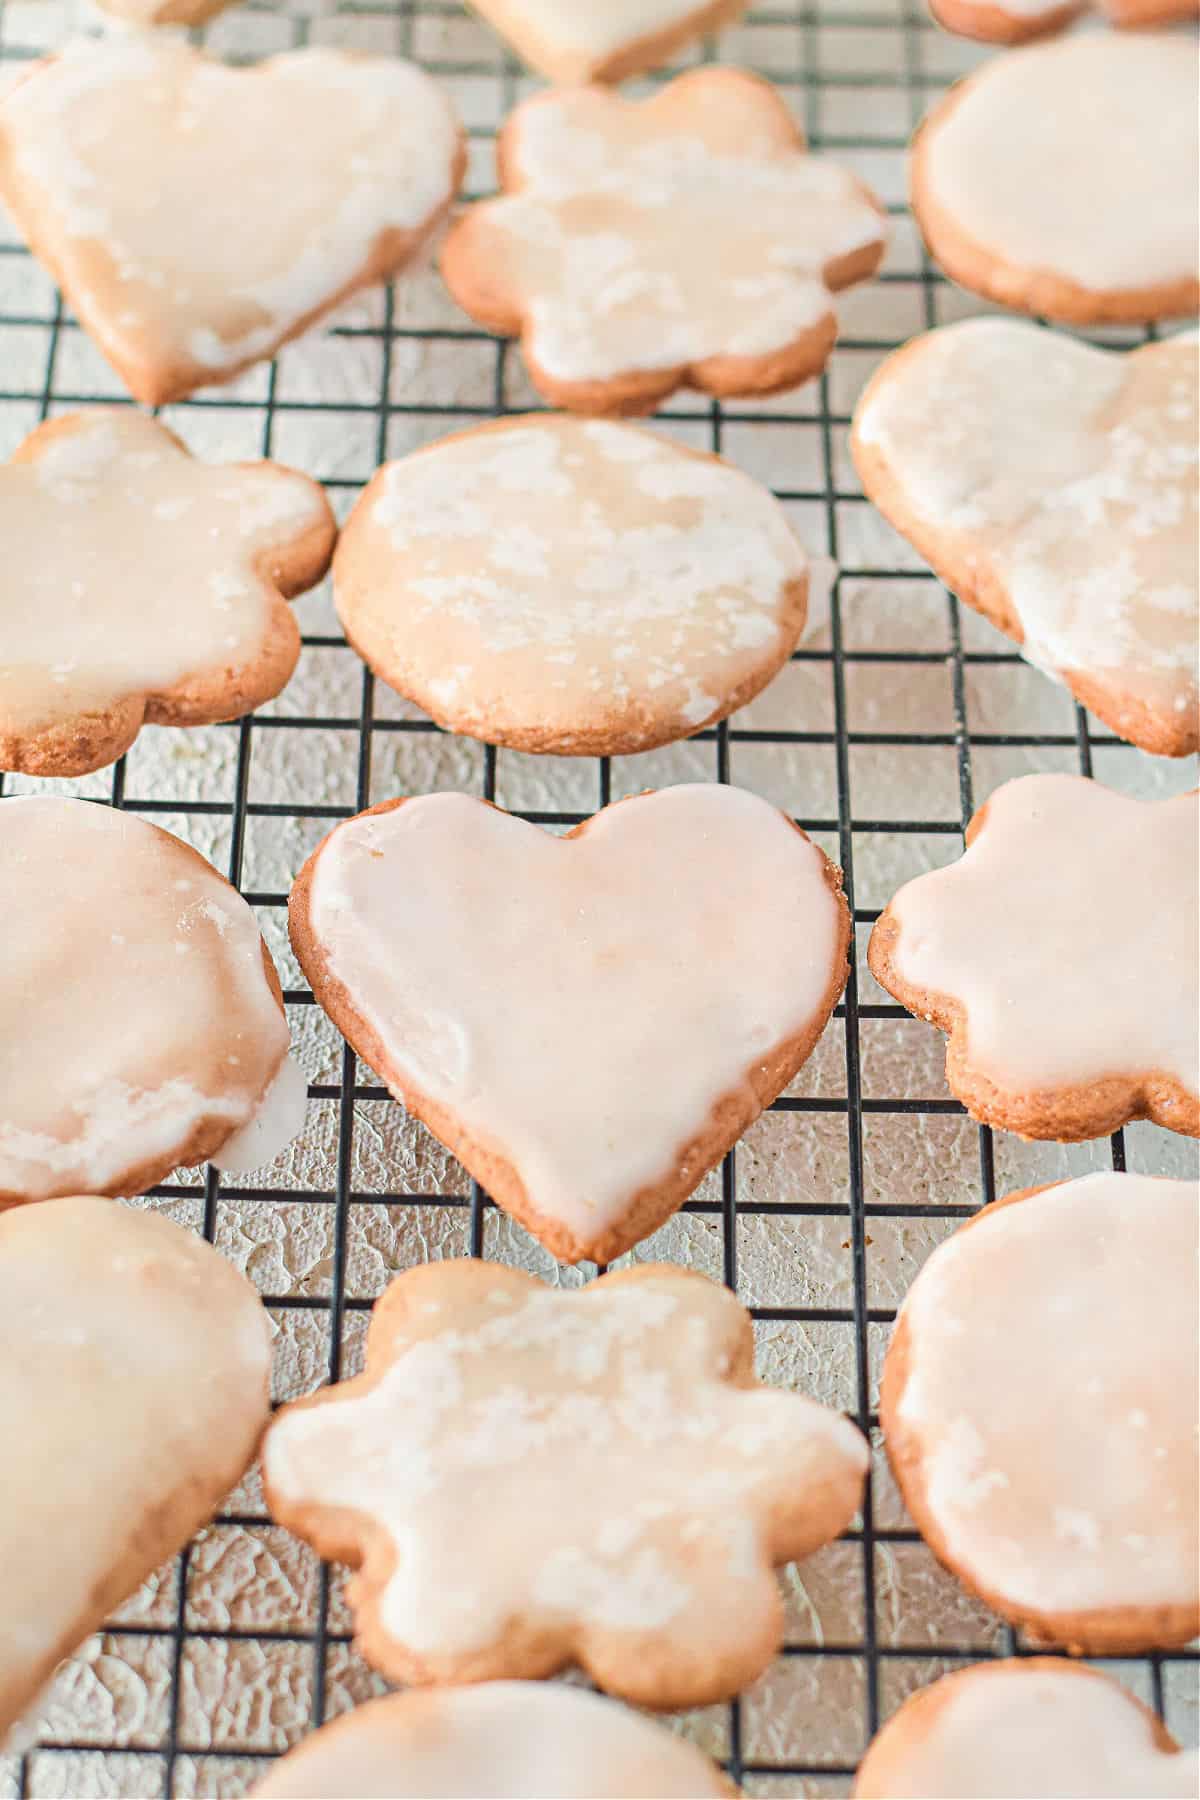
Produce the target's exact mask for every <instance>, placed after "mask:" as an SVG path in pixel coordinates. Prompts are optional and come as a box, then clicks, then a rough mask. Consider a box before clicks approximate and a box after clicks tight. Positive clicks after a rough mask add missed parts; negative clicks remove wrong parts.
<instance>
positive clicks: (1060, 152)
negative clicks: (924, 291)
mask: <svg viewBox="0 0 1200 1800" xmlns="http://www.w3.org/2000/svg"><path fill="white" fill-rule="evenodd" d="M1197 98H1198V86H1197V69H1196V57H1195V50H1194V45H1193V44H1192V43H1191V42H1190V40H1189V39H1188V38H1187V37H1186V36H1179V35H1173V34H1171V33H1165V34H1146V35H1143V36H1136V35H1130V34H1121V35H1116V34H1114V33H1112V32H1096V33H1089V34H1084V35H1083V36H1071V37H1066V38H1062V39H1058V40H1056V41H1054V42H1051V43H1045V44H1035V45H1032V46H1030V47H1027V48H1024V49H1020V50H1013V51H1009V52H1007V53H1006V54H1004V55H1002V56H997V57H994V58H993V59H992V60H990V61H989V62H987V63H985V64H984V65H983V67H982V68H981V69H979V70H978V71H977V72H976V73H975V74H973V75H971V76H969V77H968V78H967V80H966V81H964V82H963V83H962V84H961V85H960V86H959V87H957V88H955V89H954V90H953V91H952V92H951V94H950V95H949V96H948V98H947V99H946V100H944V101H942V102H941V103H940V105H939V106H938V107H937V108H936V109H935V111H934V112H933V113H932V114H931V115H930V116H929V118H928V119H927V120H926V122H925V124H924V126H923V127H922V129H921V133H920V136H919V138H918V139H917V142H916V146H915V150H914V165H913V183H914V187H913V192H914V200H915V201H917V202H918V203H919V200H920V198H921V197H922V196H924V197H926V198H927V199H928V200H929V201H931V202H932V204H933V205H934V206H936V207H937V208H939V209H940V210H941V212H942V213H943V215H944V216H945V217H946V218H947V219H949V220H950V221H952V222H953V225H954V228H955V229H956V230H957V231H960V232H961V233H963V234H964V235H965V236H966V237H967V238H969V239H970V240H971V241H972V242H973V243H974V244H975V245H977V246H978V247H979V248H980V249H981V250H983V251H985V252H987V253H988V254H991V255H993V256H995V257H997V258H998V259H1000V260H1002V261H1003V262H1004V263H1006V264H1010V265H1014V266H1016V267H1019V268H1023V269H1028V270H1029V271H1030V272H1052V273H1054V274H1057V275H1059V276H1062V277H1065V278H1066V279H1067V280H1069V281H1071V282H1074V283H1076V284H1078V286H1080V287H1082V288H1086V289H1088V290H1090V291H1099V292H1104V291H1112V290H1116V291H1120V290H1124V289H1142V288H1147V287H1152V286H1155V285H1158V284H1163V285H1166V284H1171V283H1176V282H1183V283H1186V282H1188V281H1194V279H1195V276H1196V265H1197V262H1198V261H1200V226H1198V224H1197V220H1198V217H1200V208H1198V205H1197V168H1198V166H1200V140H1198V135H1197ZM1048 170H1053V171H1054V174H1053V179H1052V180H1050V179H1047V171H1048Z"/></svg>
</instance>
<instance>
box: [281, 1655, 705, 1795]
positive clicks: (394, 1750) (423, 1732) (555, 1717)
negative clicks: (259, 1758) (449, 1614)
mask: <svg viewBox="0 0 1200 1800" xmlns="http://www.w3.org/2000/svg"><path fill="white" fill-rule="evenodd" d="M732 1791H733V1790H732V1789H731V1788H730V1786H729V1784H728V1782H726V1781H725V1780H724V1779H723V1778H722V1776H721V1774H720V1772H719V1770H718V1769H717V1768H716V1766H715V1765H714V1764H713V1763H712V1762H711V1761H710V1760H709V1758H708V1757H707V1756H705V1755H703V1753H702V1752H701V1751H699V1750H697V1749H696V1748H695V1746H694V1745H692V1744H689V1743H687V1742H686V1740H685V1739H683V1738H680V1737H676V1736H675V1735H674V1733H673V1732H670V1731H667V1730H665V1729H664V1728H663V1727H662V1726H661V1725H655V1724H652V1723H651V1721H650V1720H649V1719H647V1718H645V1717H643V1716H642V1715H641V1714H639V1713H635V1712H630V1711H629V1710H628V1709H627V1708H625V1707H623V1706H618V1705H616V1704H615V1702H613V1701H611V1700H605V1699H603V1698H602V1697H601V1696H600V1695H599V1694H589V1693H583V1692H580V1691H579V1690H578V1689H576V1688H567V1687H559V1686H550V1685H548V1684H546V1683H544V1682H533V1681H490V1682H488V1683H487V1684H486V1685H485V1686H482V1687H468V1688H449V1689H443V1690H441V1691H439V1692H434V1693H416V1692H409V1693H405V1694H388V1695H387V1696H386V1697H385V1698H383V1699H381V1700H370V1701H368V1702H367V1704H366V1705H365V1706H356V1707H355V1709H354V1711H353V1712H352V1713H350V1714H349V1716H348V1717H346V1718H343V1719H338V1720H335V1721H334V1723H333V1724H330V1725H325V1726H323V1727H322V1728H321V1730H320V1731H317V1732H315V1733H314V1734H313V1735H312V1736H311V1737H308V1738H305V1739H304V1741H303V1743H301V1744H300V1745H299V1746H298V1748H297V1749H295V1750H293V1751H292V1752H291V1753H290V1755H288V1756H286V1757H284V1758H283V1759H282V1760H281V1761H280V1762H278V1763H276V1765H275V1766H274V1768H273V1769H272V1770H271V1771H270V1773H269V1774H268V1775H267V1777H266V1779H265V1780H263V1781H261V1782H260V1783H259V1784H258V1786H257V1787H256V1788H255V1789H254V1795H255V1796H256V1797H257V1800H401V1796H405V1795H411V1796H412V1797H413V1800H429V1796H430V1795H431V1794H437V1795H445V1796H461V1800H480V1796H483V1795H486V1796H487V1797H488V1800H645V1796H646V1795H647V1794H653V1795H655V1796H661V1800H707V1797H708V1796H714V1797H715V1796H720V1795H728V1794H731V1793H732Z"/></svg>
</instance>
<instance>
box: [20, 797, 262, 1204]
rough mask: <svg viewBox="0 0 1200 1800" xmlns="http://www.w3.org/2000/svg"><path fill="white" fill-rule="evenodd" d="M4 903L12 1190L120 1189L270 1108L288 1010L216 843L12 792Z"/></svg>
mask: <svg viewBox="0 0 1200 1800" xmlns="http://www.w3.org/2000/svg"><path fill="white" fill-rule="evenodd" d="M64 870H68V871H71V872H72V878H71V879H65V878H64ZM0 918H2V919H3V920H4V932H3V937H2V939H0V1094H3V1096H4V1101H3V1116H2V1117H0V1195H3V1196H7V1197H9V1198H15V1199H26V1200H37V1199H43V1198H45V1197H47V1196H49V1195H53V1194H62V1193H72V1192H74V1191H77V1190H81V1189H86V1190H89V1191H91V1192H93V1193H103V1192H105V1191H106V1190H107V1191H110V1192H114V1191H115V1192H119V1191H122V1189H121V1182H122V1178H123V1177H125V1176H127V1175H129V1174H134V1173H136V1172H137V1171H141V1170H144V1169H145V1168H147V1167H149V1166H153V1167H155V1168H159V1167H165V1168H169V1167H171V1166H173V1163H172V1157H173V1153H174V1152H177V1151H183V1150H185V1149H189V1150H193V1149H195V1148H197V1147H198V1145H197V1144H196V1143H195V1142H193V1140H194V1138H195V1137H196V1136H197V1135H202V1136H203V1137H204V1138H205V1139H206V1140H211V1144H212V1149H213V1150H214V1151H216V1152H217V1153H218V1154H219V1146H220V1145H221V1143H222V1142H223V1141H224V1140H228V1139H230V1138H231V1137H234V1134H236V1133H237V1132H239V1130H240V1128H242V1127H243V1126H245V1125H247V1124H248V1122H249V1121H250V1120H251V1118H252V1117H253V1116H254V1115H255V1114H256V1113H257V1112H258V1110H259V1108H260V1106H261V1104H262V1102H263V1101H264V1098H265V1096H266V1094H267V1091H268V1089H269V1087H270V1085H271V1083H272V1081H273V1079H274V1077H275V1076H276V1074H277V1073H278V1072H279V1070H280V1068H281V1065H282V1064H283V1062H284V1059H285V1057H286V1055H287V1049H288V1030H287V1025H286V1023H285V1021H284V1017H283V1010H282V1007H281V1005H280V1003H279V1001H278V999H277V998H276V992H275V990H274V989H273V987H272V985H271V981H270V979H269V978H268V975H267V967H268V966H269V965H266V964H265V963H264V956H265V952H264V948H263V943H262V939H261V938H260V936H259V933H258V926H257V923H256V921H255V918H254V914H253V913H252V912H251V910H250V908H249V907H248V906H247V905H246V902H245V901H244V900H243V899H242V898H241V896H240V895H239V894H238V893H237V892H236V891H235V890H234V889H233V888H231V887H230V885H229V883H228V882H227V881H224V880H222V878H221V876H219V875H218V874H217V872H216V870H215V869H213V868H212V867H211V866H210V864H208V863H207V862H206V861H205V860H204V858H203V857H202V856H199V855H197V853H196V852H195V851H193V850H190V849H189V848H188V847H187V845H185V844H181V843H180V842H179V840H178V839H177V838H173V837H171V836H170V835H169V834H168V833H167V832H165V831H159V830H158V829H157V827H155V826H153V825H148V824H146V823H145V821H144V820H142V819H138V818H135V817H133V816H132V815H130V814H129V813H124V812H118V811H115V810H113V809H112V808H110V807H107V806H97V805H92V804H90V803H89V802H87V801H83V800H60V799H57V798H50V797H46V796H41V795H38V796H29V797H26V798H15V799H8V800H4V801H2V802H0ZM293 1129H294V1121H293ZM289 1135H290V1133H289ZM278 1147H279V1146H278V1145H276V1146H274V1148H278ZM231 1148H232V1149H233V1150H234V1153H235V1154H236V1145H234V1146H231ZM273 1153H274V1149H272V1151H271V1154H273ZM176 1160H178V1159H176ZM157 1179H158V1175H157V1174H155V1175H153V1176H152V1177H151V1180H157ZM146 1185H148V1183H147V1184H146ZM124 1191H126V1192H128V1191H130V1190H129V1189H125V1190H124ZM133 1191H136V1189H135V1190H133Z"/></svg>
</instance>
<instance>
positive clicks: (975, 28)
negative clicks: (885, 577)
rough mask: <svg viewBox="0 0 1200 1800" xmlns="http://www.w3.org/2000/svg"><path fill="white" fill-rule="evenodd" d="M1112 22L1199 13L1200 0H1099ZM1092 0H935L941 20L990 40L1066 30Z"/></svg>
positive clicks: (1163, 20)
mask: <svg viewBox="0 0 1200 1800" xmlns="http://www.w3.org/2000/svg"><path fill="white" fill-rule="evenodd" d="M1095 4H1096V5H1097V6H1098V8H1099V11H1100V12H1101V13H1102V14H1103V16H1104V17H1105V18H1106V19H1107V20H1108V22H1109V23H1110V24H1111V25H1120V26H1126V27H1128V26H1139V25H1168V24H1170V22H1171V21H1172V20H1173V19H1191V18H1194V17H1195V15H1196V13H1197V11H1200V6H1198V5H1197V0H1095ZM1087 7H1088V0H929V10H930V12H931V13H932V14H933V16H934V18H935V19H936V20H937V22H938V24H939V25H944V26H945V28H946V30H947V31H956V32H958V34H959V36H960V37H969V38H980V39H982V41H983V42H984V43H988V44H1023V43H1025V42H1026V41H1027V40H1028V39H1029V38H1036V37H1048V36H1049V35H1050V34H1051V33H1052V32H1055V31H1061V30H1062V29H1063V27H1064V26H1065V25H1069V24H1070V23H1071V21H1072V19H1077V18H1078V17H1079V15H1080V13H1082V12H1085V11H1086V10H1087Z"/></svg>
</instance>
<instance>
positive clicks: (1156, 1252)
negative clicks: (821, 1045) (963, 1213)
mask: <svg viewBox="0 0 1200 1800" xmlns="http://www.w3.org/2000/svg"><path fill="white" fill-rule="evenodd" d="M1198 1252H1200V1189H1198V1188H1197V1185H1196V1183H1194V1182H1186V1181H1165V1180H1154V1179H1151V1178H1150V1177H1148V1176H1139V1175H1120V1174H1113V1173H1107V1174H1096V1175H1085V1176H1083V1177H1081V1178H1080V1179H1078V1180H1076V1181H1066V1182H1062V1183H1059V1184H1056V1185H1055V1186H1052V1187H1048V1188H1035V1189H1032V1190H1028V1191H1026V1192H1023V1193H1018V1194H1010V1195H1009V1196H1008V1197H1007V1198H1006V1199H1005V1200H1003V1201H1000V1202H997V1203H996V1204H995V1205H994V1206H990V1207H987V1208H986V1209H985V1210H984V1211H983V1212H982V1213H979V1214H978V1215H977V1216H976V1217H975V1218H973V1219H970V1220H968V1222H967V1224H966V1225H964V1226H962V1227H961V1228H960V1229H959V1230H958V1231H956V1232H955V1233H954V1234H953V1236H952V1237H950V1238H949V1239H948V1240H947V1242H946V1243H944V1244H942V1245H941V1246H940V1247H939V1248H938V1249H937V1250H935V1251H934V1253H933V1255H932V1256H931V1257H930V1258H929V1260H928V1261H927V1262H926V1264H925V1266H924V1267H923V1268H922V1270H921V1273H920V1274H919V1275H918V1276H917V1279H916V1281H915V1282H914V1283H913V1286H912V1288H911V1289H910V1290H909V1293H908V1297H907V1299H906V1300H905V1302H904V1305H903V1306H902V1307H901V1309H900V1313H899V1316H898V1318H897V1321H896V1328H895V1332H894V1334H893V1336H892V1341H891V1344H890V1345H889V1347H888V1352H887V1356H886V1358H885V1360H884V1369H883V1379H882V1383H881V1387H880V1422H881V1424H882V1426H883V1431H884V1437H885V1439H886V1443H887V1451H888V1457H889V1459H890V1461H891V1464H892V1468H893V1470H894V1471H895V1475H896V1479H897V1481H898V1483H899V1486H900V1491H901V1493H902V1494H903V1497H904V1501H905V1504H906V1505H907V1507H908V1510H909V1512H910V1513H911V1514H912V1517H913V1519H914V1520H915V1522H916V1524H917V1526H918V1528H919V1529H920V1531H921V1534H922V1536H923V1537H924V1538H925V1539H926V1541H927V1542H928V1543H929V1545H930V1547H931V1548H932V1549H933V1551H934V1552H935V1554H936V1555H937V1556H938V1557H939V1559H940V1560H941V1561H942V1562H944V1563H945V1564H946V1566H947V1567H948V1568H949V1569H952V1570H953V1572H954V1573H955V1574H956V1575H957V1576H958V1577H959V1579H960V1580H961V1581H963V1582H964V1583H965V1584H966V1585H967V1586H968V1587H969V1588H971V1589H972V1590H973V1591H974V1592H975V1593H977V1594H979V1595H980V1597H981V1598H982V1599H984V1600H986V1601H987V1603H988V1605H989V1606H992V1607H994V1608H995V1609H996V1611H997V1612H999V1613H1002V1614H1003V1616H1004V1617H1005V1618H1006V1619H1008V1620H1010V1621H1011V1622H1012V1623H1013V1624H1014V1625H1018V1626H1020V1627H1021V1628H1022V1629H1023V1630H1024V1631H1026V1632H1028V1634H1029V1635H1030V1636H1031V1638H1033V1639H1034V1641H1036V1642H1038V1643H1042V1644H1050V1645H1058V1646H1061V1647H1063V1648H1066V1649H1069V1650H1071V1651H1072V1652H1074V1653H1076V1654H1082V1655H1093V1654H1094V1655H1108V1654H1119V1655H1123V1654H1125V1653H1127V1652H1134V1651H1141V1650H1152V1649H1162V1648H1165V1647H1167V1646H1169V1645H1172V1644H1182V1643H1186V1642H1187V1641H1188V1639H1189V1638H1192V1637H1194V1636H1195V1635H1196V1633H1197V1631H1198V1630H1200V1567H1198V1559H1200V1544H1198V1540H1200V1529H1198V1526H1197V1519H1198V1518H1200V1490H1198V1481H1197V1447H1198V1446H1197V1417H1198V1413H1200V1396H1198V1392H1197V1385H1198V1383H1197V1360H1196V1342H1197V1332H1198V1330H1200V1290H1198V1285H1197V1255H1198ZM1056 1791H1057V1790H1056Z"/></svg>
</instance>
